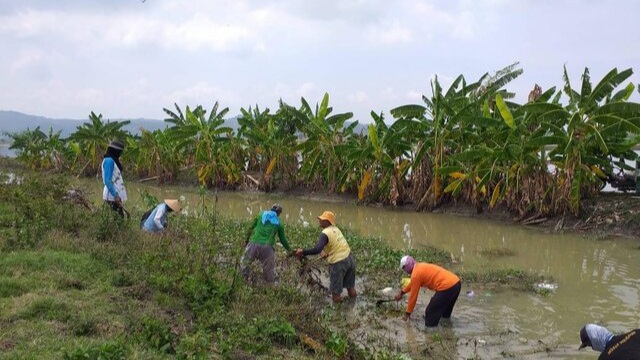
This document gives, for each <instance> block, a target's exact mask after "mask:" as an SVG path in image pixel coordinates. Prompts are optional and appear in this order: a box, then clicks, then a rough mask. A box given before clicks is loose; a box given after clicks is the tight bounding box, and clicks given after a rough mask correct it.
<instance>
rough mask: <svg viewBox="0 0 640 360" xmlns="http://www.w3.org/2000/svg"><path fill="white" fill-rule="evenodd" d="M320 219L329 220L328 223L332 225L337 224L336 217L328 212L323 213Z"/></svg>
mask: <svg viewBox="0 0 640 360" xmlns="http://www.w3.org/2000/svg"><path fill="white" fill-rule="evenodd" d="M318 219H320V220H327V221H328V222H330V223H331V225H335V224H336V215H335V214H334V213H332V212H331V211H328V210H327V211H325V212H323V213H322V215H320V216H318Z"/></svg>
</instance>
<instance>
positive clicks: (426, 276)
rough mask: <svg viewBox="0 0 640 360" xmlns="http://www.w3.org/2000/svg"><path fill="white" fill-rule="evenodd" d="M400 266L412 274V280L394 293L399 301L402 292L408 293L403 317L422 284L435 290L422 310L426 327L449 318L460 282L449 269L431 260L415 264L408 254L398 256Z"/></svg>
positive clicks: (410, 310) (409, 310) (416, 299)
mask: <svg viewBox="0 0 640 360" xmlns="http://www.w3.org/2000/svg"><path fill="white" fill-rule="evenodd" d="M400 268H401V269H402V270H404V271H406V272H407V274H409V275H411V282H410V283H409V285H407V286H406V287H405V288H404V289H402V290H400V292H399V293H398V295H396V297H395V299H396V301H400V300H401V299H402V297H403V296H404V294H406V293H409V303H408V304H407V312H406V313H405V314H404V316H403V317H402V320H405V321H406V320H408V319H409V316H411V312H412V311H413V309H414V308H415V306H416V301H418V293H420V288H421V287H426V288H427V289H429V290H433V291H435V292H436V293H435V294H434V295H433V297H432V298H431V301H429V305H427V308H426V310H425V312H424V324H425V326H427V327H431V326H438V323H439V322H440V318H445V319H448V318H450V317H451V313H452V312H453V307H454V306H455V305H456V301H457V300H458V295H460V289H461V288H462V282H461V281H460V278H459V277H458V276H457V275H456V274H454V273H452V272H451V271H449V270H447V269H445V268H442V267H440V266H438V265H435V264H430V263H416V261H415V259H414V258H412V257H411V256H408V255H405V256H403V257H402V259H400Z"/></svg>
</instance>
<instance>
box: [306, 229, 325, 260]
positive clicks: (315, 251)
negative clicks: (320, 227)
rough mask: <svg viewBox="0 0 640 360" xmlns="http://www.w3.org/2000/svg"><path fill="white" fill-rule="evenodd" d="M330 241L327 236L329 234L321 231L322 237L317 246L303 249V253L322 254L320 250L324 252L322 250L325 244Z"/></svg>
mask: <svg viewBox="0 0 640 360" xmlns="http://www.w3.org/2000/svg"><path fill="white" fill-rule="evenodd" d="M328 243H329V237H328V236H327V234H325V233H321V234H320V237H319V238H318V242H317V243H316V246H314V247H313V248H311V249H306V250H303V251H302V254H303V255H304V256H307V255H318V254H320V252H322V250H323V249H324V247H325V246H327V244H328Z"/></svg>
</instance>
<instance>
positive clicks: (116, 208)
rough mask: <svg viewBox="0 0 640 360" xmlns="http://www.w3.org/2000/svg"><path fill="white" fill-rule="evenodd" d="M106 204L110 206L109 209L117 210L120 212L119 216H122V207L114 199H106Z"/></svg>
mask: <svg viewBox="0 0 640 360" xmlns="http://www.w3.org/2000/svg"><path fill="white" fill-rule="evenodd" d="M107 204H109V206H111V209H112V210H113V211H115V212H117V213H118V214H120V216H122V217H124V208H123V207H122V205H120V204H118V203H117V202H115V201H107Z"/></svg>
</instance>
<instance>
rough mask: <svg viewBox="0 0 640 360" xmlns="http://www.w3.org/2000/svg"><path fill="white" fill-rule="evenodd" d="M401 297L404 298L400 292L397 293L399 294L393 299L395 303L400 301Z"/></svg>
mask: <svg viewBox="0 0 640 360" xmlns="http://www.w3.org/2000/svg"><path fill="white" fill-rule="evenodd" d="M403 296H404V294H403V293H402V291H400V292H399V293H398V294H397V295H396V296H395V297H394V299H395V300H396V301H400V300H402V297H403Z"/></svg>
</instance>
